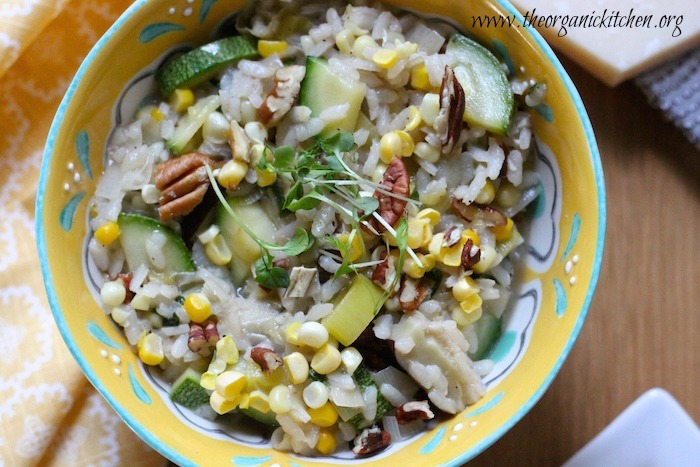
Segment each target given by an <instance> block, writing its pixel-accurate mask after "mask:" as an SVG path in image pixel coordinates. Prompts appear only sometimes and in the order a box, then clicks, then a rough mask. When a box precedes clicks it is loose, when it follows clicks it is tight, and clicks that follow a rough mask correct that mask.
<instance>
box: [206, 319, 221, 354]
mask: <svg viewBox="0 0 700 467" xmlns="http://www.w3.org/2000/svg"><path fill="white" fill-rule="evenodd" d="M204 338H205V339H206V341H207V344H209V347H210V348H212V347H214V346H215V345H216V343H217V342H219V328H218V327H217V326H216V321H214V320H212V319H210V320H207V322H206V323H204Z"/></svg>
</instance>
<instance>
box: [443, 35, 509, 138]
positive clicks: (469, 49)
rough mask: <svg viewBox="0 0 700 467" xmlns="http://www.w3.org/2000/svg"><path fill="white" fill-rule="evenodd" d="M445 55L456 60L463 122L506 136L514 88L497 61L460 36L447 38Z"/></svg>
mask: <svg viewBox="0 0 700 467" xmlns="http://www.w3.org/2000/svg"><path fill="white" fill-rule="evenodd" d="M445 54H447V55H452V56H453V57H455V58H457V61H458V64H457V65H456V66H455V67H454V72H455V77H456V78H457V81H459V84H461V85H462V88H463V89H464V94H465V101H466V102H465V106H464V121H465V122H467V123H470V124H472V125H475V126H479V127H482V128H485V129H486V130H488V131H491V132H493V133H496V134H499V135H505V134H506V132H507V131H508V128H509V127H510V123H511V120H512V119H513V113H514V112H515V105H514V101H513V89H512V88H511V87H510V83H509V82H508V77H507V76H506V73H505V71H504V70H503V68H502V67H501V64H500V63H499V61H498V59H497V58H496V57H494V55H493V54H492V53H491V52H489V51H488V49H486V48H485V47H484V46H482V45H481V44H478V43H477V42H475V41H473V40H471V39H469V38H467V37H464V36H462V35H460V34H454V35H452V36H451V37H450V40H449V42H448V43H447V48H446V49H445Z"/></svg>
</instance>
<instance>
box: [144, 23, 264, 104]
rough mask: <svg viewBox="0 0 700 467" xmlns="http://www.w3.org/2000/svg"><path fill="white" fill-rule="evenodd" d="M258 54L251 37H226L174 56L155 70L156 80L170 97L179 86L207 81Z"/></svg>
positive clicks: (189, 86)
mask: <svg viewBox="0 0 700 467" xmlns="http://www.w3.org/2000/svg"><path fill="white" fill-rule="evenodd" d="M257 56H258V49H257V46H256V44H255V42H254V41H253V40H252V39H250V38H249V37H245V36H234V37H226V38H224V39H220V40H218V41H214V42H210V43H209V44H205V45H202V46H200V47H197V48H196V49H192V50H190V51H189V52H187V53H184V54H182V55H179V56H177V57H174V58H171V59H170V60H168V61H167V62H165V64H164V65H163V66H162V67H160V68H159V69H158V71H156V83H158V87H159V88H160V92H161V94H163V96H165V97H168V96H170V94H172V93H173V92H174V91H175V90H176V89H180V88H191V87H194V86H196V85H198V84H201V83H203V82H205V81H207V80H208V79H210V78H212V77H213V76H215V75H216V74H217V73H218V72H219V71H221V70H222V69H223V68H224V67H226V66H227V65H230V64H232V63H234V62H237V61H238V60H241V59H243V58H254V57H257Z"/></svg>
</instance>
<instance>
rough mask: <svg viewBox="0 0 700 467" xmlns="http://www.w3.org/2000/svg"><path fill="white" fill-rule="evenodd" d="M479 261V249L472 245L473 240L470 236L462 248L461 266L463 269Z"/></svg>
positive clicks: (469, 267) (472, 266)
mask: <svg viewBox="0 0 700 467" xmlns="http://www.w3.org/2000/svg"><path fill="white" fill-rule="evenodd" d="M479 261H481V250H480V249H479V247H478V246H476V245H474V241H473V240H472V239H471V238H470V239H468V240H467V243H465V244H464V248H462V266H463V267H464V269H472V268H474V266H476V263H478V262H479Z"/></svg>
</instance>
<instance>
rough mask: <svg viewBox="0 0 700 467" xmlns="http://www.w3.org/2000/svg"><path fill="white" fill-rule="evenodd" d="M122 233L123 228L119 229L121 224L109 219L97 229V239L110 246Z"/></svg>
mask: <svg viewBox="0 0 700 467" xmlns="http://www.w3.org/2000/svg"><path fill="white" fill-rule="evenodd" d="M120 234H121V230H120V229H119V224H117V223H116V222H113V221H108V222H105V223H104V224H102V225H101V226H100V227H99V228H98V229H97V230H95V239H96V240H97V241H98V242H100V245H102V246H109V245H111V244H112V242H114V241H115V240H116V239H118V238H119V235H120Z"/></svg>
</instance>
